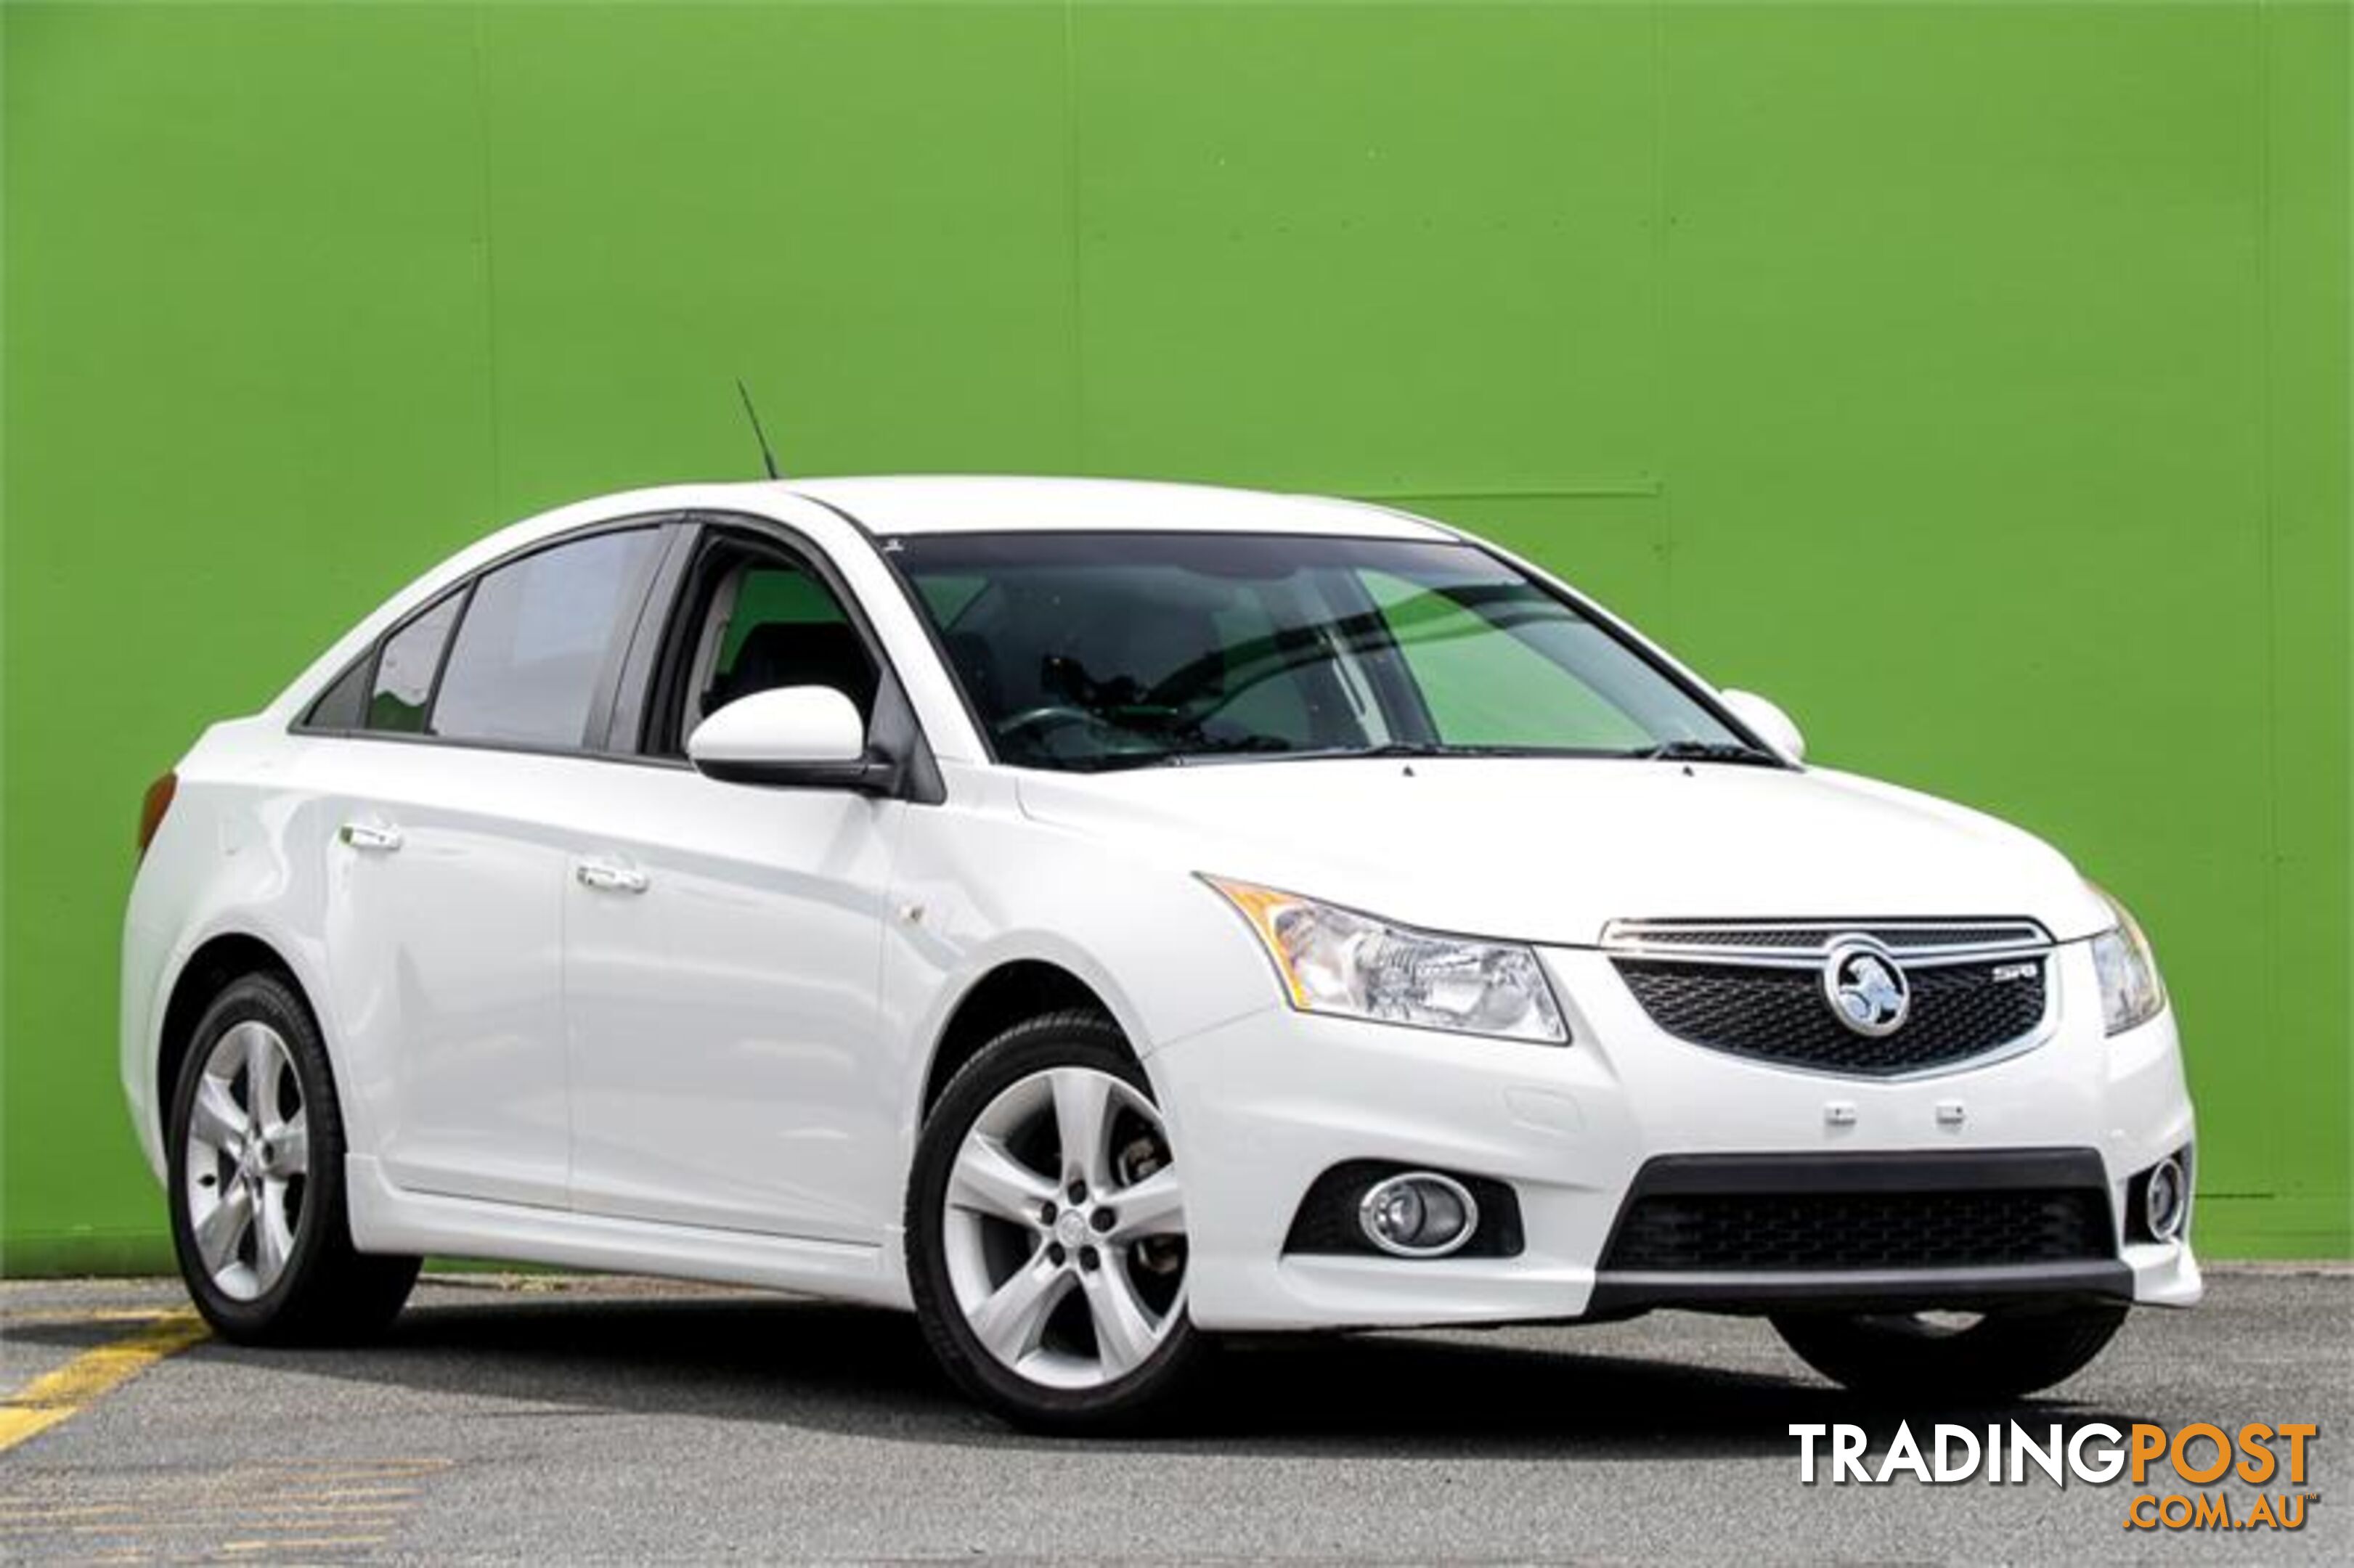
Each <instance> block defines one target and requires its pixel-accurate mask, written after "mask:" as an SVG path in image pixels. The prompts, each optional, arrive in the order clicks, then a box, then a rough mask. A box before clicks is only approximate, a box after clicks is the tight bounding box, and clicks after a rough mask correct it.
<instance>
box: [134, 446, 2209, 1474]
mask: <svg viewBox="0 0 2354 1568" xmlns="http://www.w3.org/2000/svg"><path fill="white" fill-rule="evenodd" d="M140 836H141V843H142V847H143V863H142V865H141V868H140V871H139V874H138V877H137V881H136V884H135V885H134V888H133V894H132V897H131V905H130V910H129V915H128V919H127V923H126V928H125V933H124V944H123V963H122V1072H123V1080H124V1085H125V1087H126V1089H127V1090H128V1093H129V1096H130V1100H131V1106H132V1110H133V1115H134V1117H135V1118H136V1122H137V1127H138V1131H139V1135H140V1138H141V1139H142V1140H143V1144H144V1147H145V1150H146V1152H147V1156H148V1158H149V1160H150V1161H151V1162H152V1163H153V1165H154V1168H155V1170H156V1171H157V1172H158V1173H159V1174H160V1175H161V1177H162V1178H163V1180H164V1182H165V1183H166V1185H167V1186H168V1189H169V1204H170V1213H171V1224H172V1229H173V1234H174V1237H175V1242H176V1244H177V1247H178V1254H179V1258H180V1262H181V1265H182V1267H183V1269H184V1271H185V1273H186V1279H187V1284H188V1288H189V1290H190V1292H191V1293H192V1294H193V1296H194V1297H195V1299H196V1304H197V1306H198V1307H199V1308H202V1310H203V1312H204V1314H205V1316H206V1317H207V1319H210V1321H211V1322H212V1324H213V1325H214V1327H215V1328H216V1329H217V1330H219V1331H220V1332H221V1333H223V1334H224V1335H226V1336H228V1337H229V1338H231V1339H235V1340H250V1341H270V1342H277V1341H288V1340H301V1339H304V1338H311V1337H316V1336H322V1335H339V1334H349V1333H354V1332H357V1331H362V1330H366V1329H369V1328H371V1327H375V1326H378V1325H381V1324H383V1323H384V1322H386V1321H387V1320H388V1319H390V1318H391V1316H392V1315H393V1314H394V1313H395V1312H397V1311H398V1309H399V1307H400V1304H401V1301H402V1299H403V1298H404V1297H405V1295H406V1294H407V1292H408V1288H409V1286H410V1283H411V1281H412V1280H413V1278H414V1277H415V1274H416V1271H417V1266H418V1263H417V1260H418V1258H419V1256H420V1255H424V1254H427V1253H452V1254H463V1255H473V1256H488V1257H496V1258H512V1259H519V1260H528V1261H531V1262H535V1263H541V1264H554V1265H567V1266H578V1267H586V1268H606V1269H630V1270H640V1271H645V1272H650V1273H656V1274H665V1275H673V1276H679V1277H691V1278H699V1279H708V1280H721V1281H732V1282H737V1283H741V1284H749V1285H758V1286H772V1287H780V1288H785V1289H790V1290H795V1291H801V1292H808V1293H811V1294H815V1295H820V1296H828V1297H835V1298H845V1299H852V1300H858V1301H866V1302H874V1303H878V1304H882V1305H885V1306H890V1307H897V1308H913V1309H914V1310H915V1312H916V1313H917V1315H918V1316H919V1317H920V1319H921V1320H922V1324H923V1328H924V1330H925V1333H926V1335H927V1337H928V1340H929V1342H930V1343H931V1345H932V1347H933V1348H934V1349H935V1350H936V1351H937V1352H938V1356H939V1358H940V1360H941V1361H942V1362H943V1363H944V1364H945V1365H946V1366H947V1368H948V1369H949V1372H951V1373H953V1374H954V1375H955V1377H956V1378H957V1379H958V1380H959V1381H960V1383H963V1384H964V1386H965V1387H966V1388H968V1389H969V1390H970V1391H971V1392H972V1393H974V1394H976V1395H978V1396H979V1397H980V1398H981V1399H983V1400H985V1401H987V1402H988V1403H989V1404H991V1405H993V1406H994V1407H995V1408H997V1409H998V1410H1000V1411H1002V1412H1003V1413H1005V1414H1008V1415H1010V1416H1012V1417H1013V1418H1015V1419H1017V1420H1021V1421H1024V1422H1028V1423H1032V1424H1035V1425H1050V1426H1064V1427H1075V1426H1083V1425H1090V1424H1099V1423H1102V1422H1105V1421H1108V1420H1112V1419H1117V1418H1122V1417H1127V1416H1131V1415H1133V1414H1136V1413H1137V1412H1139V1411H1140V1410H1141V1409H1142V1408H1144V1407H1145V1406H1146V1405H1148V1404H1150V1403H1152V1402H1154V1401H1155V1400H1157V1399H1159V1398H1160V1397H1161V1396H1162V1395H1164V1394H1166V1393H1169V1392H1170V1391H1171V1390H1172V1388H1173V1387H1175V1386H1177V1385H1178V1384H1179V1383H1181V1382H1182V1379H1183V1376H1184V1373H1185V1372H1186V1369H1187V1367H1188V1365H1189V1364H1190V1363H1192V1362H1193V1361H1195V1360H1196V1359H1197V1357H1198V1356H1199V1355H1200V1354H1201V1353H1202V1351H1204V1348H1205V1347H1206V1346H1207V1345H1208V1344H1209V1343H1210V1342H1211V1341H1212V1340H1214V1337H1215V1336H1217V1335H1219V1334H1221V1333H1228V1332H1235V1331H1242V1330H1249V1331H1255V1332H1263V1331H1268V1330H1331V1329H1352V1328H1374V1327H1383V1326H1403V1325H1416V1324H1470V1323H1494V1322H1506V1321H1523V1320H1530V1319H1550V1320H1573V1319H1582V1320H1595V1319H1611V1318H1618V1317H1624V1316H1628V1315H1630V1314H1634V1313H1638V1312H1643V1311H1647V1310H1649V1309H1651V1308H1699V1309H1702V1310H1710V1311H1723V1312H1746V1313H1763V1314H1769V1315H1770V1316H1771V1317H1772V1319H1773V1321H1774V1323H1775V1325H1776V1328H1778V1329H1779V1330H1780V1331H1781V1332H1782V1334H1783V1335H1784V1336H1785V1337H1786V1338H1787V1340H1788V1342H1789V1343H1790V1345H1791V1346H1792V1348H1793V1349H1794V1350H1796V1351H1797V1353H1798V1355H1800V1356H1801V1357H1803V1358H1804V1359H1805V1360H1806V1361H1808V1362H1810V1363H1812V1364H1813V1365H1814V1366H1815V1367H1816V1368H1818V1369H1819V1370H1820V1371H1821V1372H1825V1373H1827V1374H1828V1375H1829V1376H1830V1377H1832V1378H1834V1379H1837V1380H1839V1381H1840V1382H1841V1383H1847V1384H1850V1385H1852V1386H1855V1387H1858V1388H1863V1389H1870V1390H1873V1391H1875V1392H1881V1393H1902V1394H1905V1395H1908V1396H1915V1397H1919V1398H1923V1399H1935V1398H1939V1397H1971V1398H1985V1397H1991V1396H1999V1395H2005V1394H2012V1393H2023V1392H2026V1391H2029V1390H2033V1389H2037V1388H2041V1387H2044V1386H2047V1385H2049V1384H2051V1383H2055V1382H2057V1381H2058V1380H2060V1379H2062V1378H2063V1377H2066V1376H2067V1375H2069V1374H2070V1373H2071V1372H2074V1371H2075V1370H2076V1369H2077V1368H2079V1367H2081V1366H2083V1365H2084V1363H2085V1362H2086V1361H2088V1360H2090V1359H2091V1358H2092V1357H2093V1356H2094V1354H2095V1353H2096V1352H2097V1351H2099V1349H2100V1348H2101V1346H2102V1345H2103V1344H2104V1343H2105V1341H2106V1340H2108V1338H2109V1337H2110V1335H2111V1334H2112V1333H2114V1332H2115V1330H2116V1328H2117V1327H2118V1325H2119V1323H2120V1322H2121V1321H2122V1320H2123V1319H2124V1317H2125V1314H2126V1310H2127V1308H2129V1307H2131V1306H2132V1305H2133V1304H2135V1303H2137V1302H2139V1303H2147V1304H2155V1305H2161V1306H2185V1305H2188V1304H2190V1303H2191V1302H2192V1301H2194V1300H2196V1299H2197V1298H2198V1296H2199V1292H2200V1278H2199V1271H2198V1267H2197V1265H2196V1263H2195V1262H2194V1260H2193V1258H2192V1255H2191V1251H2190V1242H2189V1239H2188V1231H2187V1224H2188V1218H2189V1213H2190V1171H2191V1145H2192V1120H2191V1110H2190V1103H2189V1101H2188V1099H2187V1098H2186V1097H2185V1094H2184V1088H2183V1077H2182V1071H2181V1065H2180V1061H2179V1054H2178V1050H2177V1045H2176V1039H2175V1028H2174V1022H2173V1017H2172V1014H2171V1013H2170V1012H2169V1011H2168V1006H2167V1001H2166V996H2165V992H2164V991H2163V989H2162V988H2161V985H2160V982H2159V980H2158V973H2157V970H2156V969H2155V967H2154V965H2153V963H2152V960H2151V958H2150V953H2149V949H2148V948H2147V945H2146V944H2145V943H2144V941H2143V938H2142V936H2141V934H2140V932H2139V931H2138V930H2137V928H2136V927H2135V925H2134V923H2133V921H2132V919H2131V918H2130V917H2129V916H2126V913H2125V911H2124V910H2122V909H2121V908H2119V907H2118V906H2116V905H2115V903H2114V902H2112V901H2111V900H2110V899H2108V898H2107V897H2106V896H2105V895H2103V894H2102V893H2101V892H2100V891H2098V890H2097V889H2096V888H2094V887H2093V886H2092V885H2089V884H2088V883H2086V882H2085V881H2084V879H2083V878H2082V877H2081V876H2080V875H2079V874H2077V873H2076V872H2075V871H2073V870H2072V869H2071V868H2070V866H2069V864H2068V863H2067V862H2066V861H2064V860H2063V859H2062V858H2061V856H2060V855H2059V854H2057V853H2054V852H2053V851H2052V850H2051V849H2049V848H2047V847H2045V846H2044V845H2043V844H2041V843H2040V842H2037V841H2035V840H2034V839H2031V838H2030V837H2028V836H2027V835H2025V834H2024V833H2021V832H2016V831H2014V830H2012V829H2010V828H2008V827H2005V826H2003V825H2002V824H2000V823H1999V822H1996V821H1990V820H1989V819H1988V818H1986V817H1983V816H1979V815H1978V814H1976V813H1974V812H1971V811H1967V810H1962V809H1961V808H1958V807H1956V806H1951V805H1946V804H1944V803H1942V802H1940V801H1937V800H1931V799H1928V798H1926V797H1924V796H1921V795H1917V794H1914V793H1911V792H1909V791H1907V790H1903V789H1894V788H1892V787H1889V786H1887V785H1883V784H1877V783H1872V782H1870V781H1868V780H1865V779H1858V778H1855V777H1852V776H1850V775H1846V774H1842V773H1837V772H1833V771H1829V770H1828V769H1825V768H1819V767H1813V766H1809V765H1808V764H1807V763H1806V762H1805V761H1804V760H1803V758H1802V749H1801V746H1800V742H1799V736H1798V733H1797V730H1796V728H1794V727H1793V726H1792V725H1791V724H1790V722H1789V720H1788V719H1787V718H1786V717H1784V716H1783V715H1782V714H1781V713H1780V712H1779V711H1778V710H1777V709H1776V708H1775V707H1774V706H1773V705H1770V704H1768V703H1766V702H1765V701H1764V700H1762V699H1760V698H1757V697H1755V696H1750V695H1746V694H1742V693H1739V692H1734V691H1720V690H1718V689H1716V688H1715V687H1713V686H1712V685H1710V684H1709V683H1707V682H1705V681H1703V680H1702V678H1701V677H1700V676H1699V675H1697V674H1695V673H1693V672H1691V670H1688V669H1686V668H1685V667H1684V666H1683V665H1681V664H1680V663H1678V662H1676V661H1675V660H1674V659H1672V658H1670V656H1669V655H1667V654H1666V653H1665V652H1661V651H1660V650H1659V648H1658V647H1656V646H1654V645H1653V644H1651V643H1650V642H1649V641H1645V640H1644V639H1643V638H1642V637H1641V636H1639V635H1638V634H1637V633H1636V632H1635V631H1633V630H1631V629H1629V628H1628V626H1626V625H1625V624H1624V623H1622V622H1620V621H1619V620H1616V619H1614V618H1613V617H1611V616H1610V615H1608V614H1606V613H1605V612H1604V611H1603V610H1601V609H1598V608H1596V606H1595V605H1593V604H1592V603H1590V602H1588V601H1587V600H1585V599H1583V598H1581V597H1580V596H1578V595H1577V594H1575V592H1573V591H1572V590H1571V589H1569V588H1566V587H1564V585H1563V584H1561V583H1559V582H1556V581H1554V580H1553V578H1551V577H1547V576H1546V575H1545V574H1544V573H1543V572H1541V571H1539V570H1537V569H1536V568H1534V567H1532V566H1530V565H1528V564H1527V563H1525V562H1522V561H1519V560H1516V559H1514V558H1513V557H1512V556H1510V555H1508V554H1506V553H1505V552H1503V551H1501V550H1499V549H1496V548H1494V547H1493V546H1489V545H1486V544H1483V543H1481V542H1480V541H1479V540H1477V539H1474V538H1471V537H1469V536H1467V535H1463V534H1460V533H1458V532H1457V531H1455V530H1453V529H1451V528H1448V527H1446V526H1443V525H1441V524H1437V523H1432V522H1428V521H1426V520H1424V519H1421V518H1418V517H1413V516H1408V515H1405V514H1402V513H1398V512H1394V511H1391V510H1387V509H1384V508H1381V507H1375V506H1369V505H1360V504H1352V503H1343V502H1338V501H1328V500H1319V499H1311V498H1305V497H1297V496H1278V495H1268V494H1257V493H1244V492H1235V491H1221V490H1213V489H1204V488H1195V487H1190V486H1182V485H1164V484H1142V483H1122V482H1097V481H1054V480H1015V479H948V478H937V479H929V478H916V479H856V480H832V481H823V482H806V483H775V482H771V483H760V484H750V485H713V486H698V487H689V488H679V489H671V490H661V491H652V492H643V493H634V494H629V495H622V496H617V497H613V498H610V499H607V500H602V501H596V502H590V503H585V504H581V505H577V506H570V507H566V508H564V509H562V510H560V511H557V512H554V513H551V514H547V515H546V516H543V517H540V518H537V519H535V520H533V521H530V522H526V523H524V524H518V525H516V526H514V527H512V528H510V529H508V530H506V531H505V532H504V533H501V534H498V535H493V537H491V538H489V539H486V540H484V541H482V543H481V544H479V545H476V546H473V547H472V548H471V549H469V550H467V551H465V552H463V553H462V554H461V555H460V556H457V557H456V558H455V559H453V560H451V561H450V562H448V563H446V564H445V565H443V566H440V567H436V568H435V569H433V570H432V571H430V572H428V573H427V574H426V575H425V576H424V577H421V578H419V580H418V581H417V582H415V583H413V584H411V585H410V586H409V587H408V588H406V589H404V590H402V591H401V592H400V593H398V594H397V595H395V596H394V597H393V599H391V600H390V601H388V602H387V604H386V605H385V606H384V607H383V608H382V609H378V610H377V611H376V613H375V614H373V615H371V616H369V617H368V618H367V619H366V620H365V621H363V622H362V623H361V624H360V625H359V626H358V627H356V628H355V630H352V632H351V633H350V634H349V635H348V636H346V637H345V638H344V639H343V640H342V641H339V642H337V643H336V644H335V645H334V647H333V648H331V649H329V650H328V651H327V652H325V653H324V654H323V655H322V656H321V657H320V658H319V660H318V661H317V662H315V663H314V664H313V666H312V667H311V668H310V669H309V670H308V671H307V672H305V673H303V674H302V676H301V677H300V678H299V679H298V680H296V681H295V682H294V683H293V684H292V685H291V686H290V687H288V688H287V690H286V691H285V693H284V694H282V695H281V696H280V697H279V698H278V700H277V701H275V702H274V703H272V704H270V706H269V707H268V708H266V709H264V710H263V711H262V712H260V714H257V715H253V716H251V717H248V718H240V719H235V720H232V721H229V722H227V723H223V724H218V725H216V726H213V727H212V728H211V729H209V730H207V732H206V733H205V735H204V736H203V737H202V738H201V739H200V740H199V741H198V742H197V743H196V746H195V747H194V749H193V750H191V751H190V752H189V753H188V754H187V756H186V757H185V758H183V759H182V760H181V761H180V763H179V765H178V766H177V767H176V768H175V769H174V770H173V772H171V773H170V774H168V775H166V776H164V778H162V779H159V780H157V782H156V784H155V786H154V788H153V789H151V790H150V792H149V795H148V798H147V800H146V803H145V810H144V812H143V821H142V823H141V835H140Z"/></svg>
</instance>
